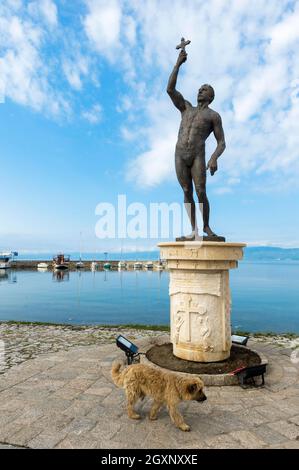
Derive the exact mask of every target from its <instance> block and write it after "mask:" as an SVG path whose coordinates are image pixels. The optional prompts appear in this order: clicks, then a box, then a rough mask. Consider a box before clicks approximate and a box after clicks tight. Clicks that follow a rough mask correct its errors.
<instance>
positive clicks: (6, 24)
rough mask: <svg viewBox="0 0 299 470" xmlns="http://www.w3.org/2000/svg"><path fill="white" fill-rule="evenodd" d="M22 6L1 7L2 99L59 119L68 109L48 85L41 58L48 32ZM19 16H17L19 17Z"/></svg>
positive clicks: (0, 72) (44, 65) (0, 70)
mask: <svg viewBox="0 0 299 470" xmlns="http://www.w3.org/2000/svg"><path fill="white" fill-rule="evenodd" d="M21 8H22V5H20V3H14V4H12V3H10V4H9V6H7V5H5V6H3V5H0V31H1V33H0V90H2V94H3V95H4V96H3V98H10V99H11V100H13V101H15V102H16V103H18V104H22V105H25V106H30V107H32V108H33V109H35V110H37V111H45V112H46V113H47V114H52V115H57V114H59V113H60V112H61V111H62V110H63V111H64V112H68V110H69V106H68V104H67V102H66V100H65V99H64V98H63V97H62V96H61V94H60V93H59V92H56V90H54V89H53V88H52V86H51V85H50V82H49V78H48V77H49V74H50V70H49V67H48V65H47V64H46V62H45V60H44V57H43V55H42V48H43V46H44V41H45V36H46V30H45V29H44V27H43V26H42V25H41V24H39V23H36V22H34V21H33V20H32V19H31V18H30V16H28V14H26V12H25V10H22V9H21ZM16 13H18V14H16Z"/></svg>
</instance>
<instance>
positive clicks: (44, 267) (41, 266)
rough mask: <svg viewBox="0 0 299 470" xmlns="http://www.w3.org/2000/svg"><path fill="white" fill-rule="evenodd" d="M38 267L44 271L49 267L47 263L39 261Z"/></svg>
mask: <svg viewBox="0 0 299 470" xmlns="http://www.w3.org/2000/svg"><path fill="white" fill-rule="evenodd" d="M37 269H39V270H41V271H42V270H45V271H46V270H47V269H48V264H47V263H38V265H37Z"/></svg>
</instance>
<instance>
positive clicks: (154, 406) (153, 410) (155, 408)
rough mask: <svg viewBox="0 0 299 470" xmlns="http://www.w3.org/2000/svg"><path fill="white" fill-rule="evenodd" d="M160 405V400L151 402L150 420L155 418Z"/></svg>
mask: <svg viewBox="0 0 299 470" xmlns="http://www.w3.org/2000/svg"><path fill="white" fill-rule="evenodd" d="M162 405H163V403H162V402H160V401H154V403H153V404H152V407H151V410H150V413H149V419H151V420H155V419H157V414H158V412H159V410H160V408H161V407H162Z"/></svg>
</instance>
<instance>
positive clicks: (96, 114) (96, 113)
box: [82, 104, 102, 124]
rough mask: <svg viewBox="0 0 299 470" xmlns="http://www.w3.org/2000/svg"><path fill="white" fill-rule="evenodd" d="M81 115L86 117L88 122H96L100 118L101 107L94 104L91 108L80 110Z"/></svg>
mask: <svg viewBox="0 0 299 470" xmlns="http://www.w3.org/2000/svg"><path fill="white" fill-rule="evenodd" d="M82 117H83V118H84V119H86V120H87V121H88V122H89V123H90V124H97V123H99V122H100V121H101V120H102V107H101V105H99V104H95V105H93V106H92V108H91V109H89V110H87V111H83V112H82Z"/></svg>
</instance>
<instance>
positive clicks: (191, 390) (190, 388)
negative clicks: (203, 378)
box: [187, 383, 198, 395]
mask: <svg viewBox="0 0 299 470" xmlns="http://www.w3.org/2000/svg"><path fill="white" fill-rule="evenodd" d="M197 388H198V385H197V384H196V383H193V384H189V385H188V386H187V391H188V393H190V395H192V394H193V393H195V392H196V390H197Z"/></svg>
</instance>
